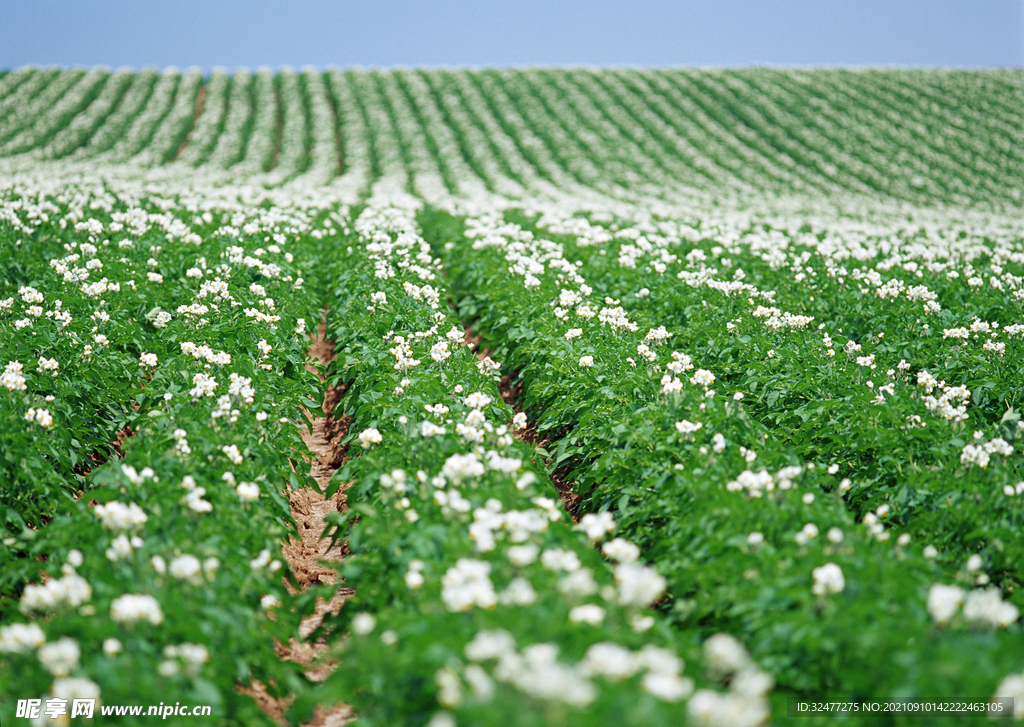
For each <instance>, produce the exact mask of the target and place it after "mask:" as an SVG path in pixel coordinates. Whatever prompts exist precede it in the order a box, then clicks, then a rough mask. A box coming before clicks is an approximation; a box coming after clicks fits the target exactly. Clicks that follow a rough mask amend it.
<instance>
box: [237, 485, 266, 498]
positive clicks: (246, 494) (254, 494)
mask: <svg viewBox="0 0 1024 727" xmlns="http://www.w3.org/2000/svg"><path fill="white" fill-rule="evenodd" d="M235 492H237V493H238V496H239V497H240V498H241V500H242V502H252V501H253V500H255V499H257V498H258V497H259V496H260V488H259V486H258V485H257V484H256V483H255V482H240V483H239V484H238V487H236V488H235Z"/></svg>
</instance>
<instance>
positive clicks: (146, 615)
mask: <svg viewBox="0 0 1024 727" xmlns="http://www.w3.org/2000/svg"><path fill="white" fill-rule="evenodd" d="M110 618H112V619H113V620H114V621H117V622H118V623H128V622H130V621H148V622H149V623H151V624H154V625H158V624H160V623H163V620H164V614H163V611H161V610H160V604H159V603H158V602H157V600H156V599H155V598H153V597H152V596H147V595H142V594H126V595H124V596H119V597H118V598H115V599H114V601H113V602H112V603H111V604H110Z"/></svg>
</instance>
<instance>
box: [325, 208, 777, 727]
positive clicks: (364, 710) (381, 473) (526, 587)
mask: <svg viewBox="0 0 1024 727" xmlns="http://www.w3.org/2000/svg"><path fill="white" fill-rule="evenodd" d="M349 234H350V235H351V238H350V241H351V242H352V246H351V247H349V248H347V249H348V252H347V253H346V254H342V255H339V259H338V261H337V265H336V267H335V268H334V269H333V274H332V276H331V278H332V286H333V293H332V295H331V302H330V307H329V309H328V322H327V330H328V333H329V334H330V335H331V337H332V339H333V341H334V343H335V346H336V353H337V358H336V359H335V362H334V364H333V367H332V369H331V374H332V376H333V377H334V379H335V381H336V382H338V383H342V382H344V383H347V384H348V389H347V394H346V395H345V397H344V398H343V399H342V400H341V402H340V403H339V404H338V407H340V408H343V409H344V414H345V415H346V416H347V417H349V419H348V426H349V435H348V440H347V441H348V443H349V447H350V451H353V452H356V453H358V454H356V455H355V456H353V458H352V459H351V460H350V461H349V462H348V464H346V465H345V466H344V467H343V468H342V469H341V470H339V472H338V473H337V474H336V475H335V479H334V481H333V483H332V485H331V487H330V488H329V490H328V492H327V493H326V494H328V495H331V494H332V493H333V491H334V490H336V489H337V488H338V487H339V486H341V485H342V484H343V483H348V482H351V485H349V489H348V492H347V501H348V503H349V510H348V512H347V513H346V515H344V516H341V517H337V518H335V519H334V520H333V523H332V524H334V525H337V526H339V527H340V528H341V529H340V531H339V532H337V533H336V534H335V537H336V538H338V539H341V538H345V539H347V544H348V549H349V553H348V555H346V557H345V560H344V564H343V566H342V567H341V568H340V572H341V574H342V575H344V577H345V579H346V583H347V584H348V585H350V586H352V587H354V588H355V595H354V596H353V597H352V598H351V599H350V600H349V601H348V602H347V603H346V606H345V608H344V609H343V611H342V619H341V621H340V622H339V625H343V626H344V627H345V629H344V630H348V628H349V627H350V628H351V631H352V636H351V638H350V639H347V640H344V641H342V642H341V651H340V653H339V658H340V660H341V662H342V664H343V667H342V668H339V669H338V670H337V671H335V672H334V674H333V675H332V676H331V677H329V678H328V680H327V681H326V682H325V683H324V685H323V687H322V692H321V694H314V695H312V696H311V697H310V699H316V698H317V697H320V696H322V695H327V696H328V697H331V698H341V699H343V700H345V701H346V702H348V703H350V704H352V705H353V707H354V708H355V709H356V711H357V712H358V713H359V715H360V722H361V723H364V724H368V725H369V724H388V725H390V724H423V723H426V722H428V721H429V724H431V725H434V726H435V727H440V726H441V725H453V724H518V725H533V724H537V725H540V724H551V723H552V720H556V721H560V722H564V723H566V724H579V725H583V724H613V723H614V724H636V725H652V724H666V725H667V724H678V723H679V722H680V720H681V719H682V718H683V715H684V714H685V713H686V711H687V706H686V700H689V702H688V704H689V707H688V708H689V711H690V712H691V713H692V712H694V711H695V710H696V711H701V710H705V711H706V710H711V711H714V710H716V709H719V710H726V709H732V710H735V711H740V712H747V713H748V714H749V715H750V716H751V719H752V723H755V722H760V721H761V720H763V719H764V718H765V717H766V716H767V709H768V705H767V702H766V701H765V694H766V693H767V691H768V690H769V689H770V687H771V679H770V677H768V676H767V675H766V674H764V673H763V672H762V671H761V670H760V669H759V668H758V667H757V666H756V665H755V664H754V663H753V662H752V661H750V659H749V657H748V656H747V654H746V651H745V649H744V648H743V647H742V646H741V645H740V644H739V642H737V641H736V640H735V639H733V638H732V637H730V636H727V635H725V634H719V635H717V636H715V637H714V639H713V640H711V641H710V642H709V643H708V644H706V645H705V656H704V658H701V657H700V656H699V652H698V651H697V648H696V645H695V644H694V642H693V641H692V639H689V638H686V637H685V635H680V634H676V633H674V632H673V631H672V630H671V629H670V628H669V627H668V625H667V622H666V621H665V620H664V619H663V618H661V617H659V616H657V615H656V614H654V613H653V612H650V611H648V607H649V606H650V605H651V604H653V603H654V602H655V601H658V600H659V599H660V598H661V596H662V594H663V589H664V586H665V581H664V579H663V578H662V577H661V576H660V575H658V574H657V572H655V571H654V570H653V569H651V568H650V567H648V566H646V565H644V564H643V563H642V560H641V559H642V556H643V555H644V554H643V553H642V552H641V551H640V550H638V549H637V547H636V546H635V545H633V544H632V543H630V542H628V541H626V540H624V539H622V538H620V537H616V532H615V531H616V523H615V521H614V519H613V518H612V517H610V515H609V514H608V513H600V514H592V515H589V516H587V517H586V518H584V519H583V520H582V521H581V522H580V523H579V525H578V526H574V525H573V523H572V522H571V521H569V519H568V518H567V517H566V515H565V513H564V512H563V511H562V509H561V507H560V506H559V503H558V499H557V492H556V491H555V488H554V486H553V484H552V483H551V481H550V480H549V479H548V478H547V477H546V475H544V473H543V470H542V469H540V468H538V467H536V466H535V465H532V464H531V463H530V458H531V449H530V447H528V446H527V445H526V444H525V443H523V442H521V441H519V440H518V439H516V438H515V432H516V431H517V430H522V429H523V428H524V427H525V420H524V418H523V417H522V416H521V415H520V416H517V417H513V415H512V412H511V410H510V409H509V407H508V406H507V405H506V404H505V403H504V402H503V401H502V400H501V398H500V395H499V392H498V388H497V385H496V384H497V380H498V371H499V369H500V364H498V363H495V362H494V361H492V360H491V359H490V358H489V357H478V356H475V355H474V353H473V351H472V348H471V347H468V346H466V345H465V344H464V332H463V329H462V327H461V326H460V325H459V323H458V321H457V320H456V319H454V318H452V317H451V316H450V314H449V313H448V312H447V310H446V309H447V304H446V296H447V291H446V288H445V284H444V280H443V278H442V272H443V271H442V268H441V266H440V265H439V260H438V259H437V258H434V257H433V256H432V255H431V253H430V249H429V246H428V245H427V243H426V242H425V241H424V240H423V239H422V238H421V237H419V235H418V233H417V231H416V228H415V224H414V219H413V217H412V216H411V215H410V214H409V213H408V212H403V211H401V210H397V209H375V208H372V207H368V208H366V209H365V210H364V211H363V212H362V213H361V214H360V215H359V216H358V218H357V219H356V220H354V221H353V222H352V230H351V232H350V233H349ZM602 554H603V555H604V558H602ZM681 657H685V661H686V668H685V672H684V661H683V659H682V658H681ZM695 661H696V664H694V662H695ZM700 665H703V666H705V667H706V668H707V670H710V677H711V679H713V680H718V679H721V678H723V677H725V676H727V675H729V674H733V675H734V676H733V680H732V686H731V688H730V689H729V690H728V691H721V690H716V689H713V688H705V689H703V690H698V691H696V692H695V691H694V690H695V682H697V681H700V682H703V683H708V679H709V674H708V673H707V672H706V671H705V669H702V668H701V666H700Z"/></svg>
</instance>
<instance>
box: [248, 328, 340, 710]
mask: <svg viewBox="0 0 1024 727" xmlns="http://www.w3.org/2000/svg"><path fill="white" fill-rule="evenodd" d="M324 336H325V327H324V325H323V324H321V325H320V327H319V330H318V331H317V334H316V336H315V337H314V338H313V343H312V345H311V346H310V348H309V354H310V356H311V357H313V358H315V359H317V360H318V361H320V362H321V363H322V364H324V365H325V366H326V365H327V364H328V363H330V362H331V360H332V359H333V358H334V347H333V345H332V344H331V342H330V341H328V340H326V339H325V337H324ZM310 370H311V371H313V370H314V369H312V367H310ZM320 376H321V381H323V380H324V378H323V375H322V374H321V375H320ZM344 394H345V389H344V388H343V387H333V386H328V387H327V388H326V392H325V395H324V403H323V408H322V412H316V414H317V416H315V417H311V418H312V420H313V427H312V430H308V429H306V428H305V427H302V428H301V429H300V432H301V434H302V439H303V441H304V442H305V443H306V446H307V447H308V448H309V451H310V453H311V455H312V456H311V457H306V456H304V457H303V460H304V462H305V463H308V464H309V465H310V474H311V475H312V476H313V479H315V480H316V482H317V485H318V486H319V487H320V491H317V490H315V489H313V488H311V487H303V488H299V489H297V490H291V489H289V491H288V499H289V502H290V503H291V511H292V517H294V518H295V522H296V523H297V525H298V527H299V537H298V538H295V537H292V538H290V539H289V541H288V542H287V543H284V544H283V546H282V548H281V551H282V554H283V555H284V558H285V560H287V561H288V564H289V565H290V566H291V568H292V572H293V573H294V574H295V577H296V579H297V580H298V582H299V584H300V585H301V586H302V587H303V588H306V587H308V586H310V585H314V584H326V585H334V583H335V580H336V577H337V574H336V573H335V572H334V570H332V569H331V568H328V567H327V566H325V565H323V564H321V562H320V561H322V560H340V559H341V557H342V556H343V555H344V546H338V547H335V548H331V547H330V540H329V539H321V537H320V535H321V533H323V530H324V526H325V522H324V517H325V516H326V515H327V514H328V513H331V512H343V511H344V510H345V486H344V485H343V486H342V487H341V488H339V489H338V492H336V493H335V494H334V495H333V496H332V497H331V498H329V499H326V498H324V496H323V494H321V492H322V491H325V490H326V489H327V483H328V482H329V481H330V479H331V476H332V475H334V473H335V471H337V469H338V468H339V467H341V465H342V464H343V463H344V462H345V460H346V459H347V457H346V448H344V447H342V446H341V445H340V442H341V440H342V438H343V437H344V436H345V434H346V433H347V432H348V420H347V418H346V417H339V418H338V419H335V418H334V407H335V405H336V404H337V403H338V401H340V400H341V397H342V396H344ZM351 593H352V589H350V588H347V587H344V586H341V587H339V588H338V589H337V590H336V591H335V594H334V597H333V598H331V600H329V601H325V600H323V599H318V600H317V604H316V610H315V611H314V612H313V614H312V615H310V616H308V617H306V618H305V619H303V621H302V624H301V625H300V627H299V634H300V635H301V636H302V637H303V639H305V638H306V637H307V636H308V635H309V634H311V633H312V632H313V631H314V630H315V629H316V628H317V627H318V626H319V625H320V623H321V622H322V621H323V618H324V616H325V615H326V614H327V613H337V612H338V609H340V608H341V606H342V604H343V603H344V602H345V598H346V596H348V595H351ZM277 651H278V653H279V654H280V656H281V658H282V659H286V660H288V661H294V662H297V663H299V664H302V665H308V666H309V667H310V668H309V669H308V670H307V671H306V676H308V677H309V678H310V679H312V680H314V681H322V680H324V679H326V678H327V676H328V675H329V674H330V673H331V672H332V671H333V670H334V669H335V668H336V666H337V664H333V663H330V662H319V663H318V662H317V660H318V658H319V657H321V656H322V655H323V654H324V653H325V652H326V651H327V643H326V640H325V639H320V640H318V641H314V642H309V641H298V640H296V639H292V640H291V641H290V642H289V643H288V644H278V645H277ZM242 691H243V693H246V694H249V695H250V696H252V697H253V699H255V700H256V702H257V703H258V704H259V706H260V708H261V709H262V710H263V711H264V712H265V713H266V714H268V715H269V716H270V717H271V718H272V719H274V721H276V722H277V723H278V724H281V725H286V724H288V722H287V720H286V719H285V710H286V709H287V708H288V705H289V704H290V700H289V699H277V698H275V697H272V696H270V695H269V694H268V693H267V691H266V689H265V687H264V686H263V685H262V684H260V683H259V682H253V684H252V686H251V687H249V688H243V689H242ZM354 718H355V715H354V714H353V712H352V708H351V707H349V706H348V705H347V704H336V705H328V706H326V707H318V708H317V712H316V714H315V716H314V718H313V720H312V721H311V722H308V723H306V724H305V725H304V726H303V727H339V726H340V725H345V724H348V723H349V722H351V721H352V720H353V719H354Z"/></svg>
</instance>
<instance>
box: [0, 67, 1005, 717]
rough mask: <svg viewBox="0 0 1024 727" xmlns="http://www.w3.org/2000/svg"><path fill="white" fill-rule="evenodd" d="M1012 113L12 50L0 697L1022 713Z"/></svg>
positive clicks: (971, 76) (553, 76)
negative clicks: (210, 66)
mask: <svg viewBox="0 0 1024 727" xmlns="http://www.w3.org/2000/svg"><path fill="white" fill-rule="evenodd" d="M1022 113H1024V72H1021V71H970V72H968V71H925V70H881V69H879V70H857V71H853V70H828V71H824V70H823V71H811V70H760V69H748V70H728V71H726V70H665V71H653V70H652V71H646V70H619V69H607V70H594V69H590V70H579V69H526V70H515V71H512V70H508V71H502V70H474V71H450V70H429V71H427V70H424V71H420V70H393V71H379V70H363V69H349V70H336V69H329V70H327V71H326V72H320V71H317V70H315V69H303V70H301V71H300V72H296V71H294V70H292V69H289V68H284V69H281V70H280V71H276V72H275V71H271V70H269V69H266V68H261V69H258V70H256V71H255V72H252V71H247V70H236V71H234V72H230V73H229V72H227V71H224V70H222V69H215V70H214V71H212V72H211V73H210V74H208V75H203V74H202V73H201V72H200V71H198V70H195V69H189V70H186V71H183V72H182V71H179V70H178V69H173V68H172V69H167V70H164V71H153V70H143V71H141V72H136V71H131V70H124V69H122V70H116V71H110V70H109V69H104V68H96V69H91V70H87V69H76V70H56V69H49V68H34V67H33V68H22V69H18V70H14V71H9V72H4V73H0V367H2V369H3V372H2V374H0V522H2V527H0V540H2V543H0V722H2V723H3V724H4V725H5V726H6V725H18V724H38V725H45V724H59V725H68V724H71V725H77V724H83V725H86V724H96V725H106V724H123V725H147V724H156V723H158V722H159V723H160V724H167V725H172V724H173V725H199V724H215V725H236V726H242V725H245V726H249V725H274V724H275V723H276V724H293V725H317V726H319V727H323V726H325V725H340V724H345V723H347V722H350V721H352V720H356V722H355V723H356V724H359V725H366V726H367V727H371V726H372V727H396V726H405V725H412V726H421V725H427V726H429V727H474V726H493V727H506V726H507V727H531V726H540V725H557V726H564V727H588V726H591V727H593V726H598V725H601V726H604V725H608V726H612V725H614V726H615V727H658V726H664V727H669V726H672V727H675V726H677V725H683V724H688V725H695V726H707V727H757V726H759V725H766V724H769V723H772V722H775V723H783V724H785V723H790V719H789V716H791V715H793V714H795V713H796V712H795V710H796V709H797V708H798V707H799V705H801V704H802V705H817V706H810V707H806V708H805V711H803V712H802V713H801V716H799V717H798V718H793V719H792V722H791V723H792V724H802V725H831V724H849V725H879V724H894V725H902V724H917V723H923V721H924V722H927V723H928V724H947V723H948V724H975V723H989V720H990V719H992V718H1000V719H1001V718H1016V719H1024V627H1022V623H1021V618H1020V609H1021V608H1022V607H1024V570H1022V568H1024V566H1022V563H1024V461H1022V456H1021V452H1022V448H1024V420H1022V419H1021V414H1020V411H1021V407H1022V403H1024V401H1022V400H1024V340H1022V339H1024V200H1022V199H1021V194H1022V190H1024V123H1022ZM31 700H37V701H31ZM75 700H92V701H89V702H88V705H89V707H90V709H94V713H92V716H91V720H90V719H87V718H86V717H87V716H88V715H87V714H85V713H84V712H80V711H76V710H78V709H79V707H80V705H83V704H86V703H85V702H82V703H79V702H75ZM1010 700H1014V701H1010ZM822 704H826V705H828V704H830V705H831V706H830V707H827V709H828V710H829V711H824V712H820V711H815V710H817V709H823V707H822V706H821V705H822ZM929 705H930V706H929ZM196 706H198V707H201V708H204V709H205V708H208V711H207V712H206V715H202V713H201V712H197V713H196V715H199V716H196V715H193V714H192V711H191V710H192V709H193V708H194V707H196ZM151 707H153V708H154V709H155V710H156V711H150V708H151ZM33 710H34V711H33ZM133 710H134V711H133ZM950 710H955V712H951V711H950ZM923 712H927V714H922V713H923Z"/></svg>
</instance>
